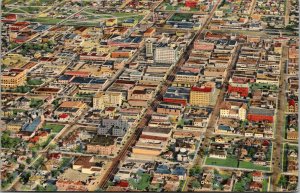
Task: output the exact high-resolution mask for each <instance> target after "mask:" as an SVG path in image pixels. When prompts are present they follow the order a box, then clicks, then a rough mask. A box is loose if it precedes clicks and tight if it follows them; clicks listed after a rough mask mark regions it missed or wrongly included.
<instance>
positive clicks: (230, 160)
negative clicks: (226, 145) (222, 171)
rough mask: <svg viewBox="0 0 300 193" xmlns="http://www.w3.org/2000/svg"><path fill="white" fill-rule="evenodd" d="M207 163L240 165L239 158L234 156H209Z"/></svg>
mask: <svg viewBox="0 0 300 193" xmlns="http://www.w3.org/2000/svg"><path fill="white" fill-rule="evenodd" d="M205 165H214V166H224V167H234V168H236V167H237V165H238V160H237V159H236V158H233V157H228V158H227V159H218V158H210V157H207V159H206V162H205Z"/></svg>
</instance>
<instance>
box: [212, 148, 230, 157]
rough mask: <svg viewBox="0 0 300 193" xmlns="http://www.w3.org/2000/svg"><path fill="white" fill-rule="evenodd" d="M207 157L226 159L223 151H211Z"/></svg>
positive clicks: (225, 153)
mask: <svg viewBox="0 0 300 193" xmlns="http://www.w3.org/2000/svg"><path fill="white" fill-rule="evenodd" d="M209 157H211V158H217V159H226V158H227V152H226V151H224V150H217V149H212V150H211V151H210V152H209Z"/></svg>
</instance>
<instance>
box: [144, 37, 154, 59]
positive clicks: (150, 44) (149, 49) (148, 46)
mask: <svg viewBox="0 0 300 193" xmlns="http://www.w3.org/2000/svg"><path fill="white" fill-rule="evenodd" d="M145 46H146V57H153V42H152V41H151V40H150V39H147V40H146V43H145Z"/></svg>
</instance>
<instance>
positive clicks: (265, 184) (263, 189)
mask: <svg viewBox="0 0 300 193" xmlns="http://www.w3.org/2000/svg"><path fill="white" fill-rule="evenodd" d="M268 184H269V182H268V179H263V181H262V185H263V187H262V191H263V192H267V191H268Z"/></svg>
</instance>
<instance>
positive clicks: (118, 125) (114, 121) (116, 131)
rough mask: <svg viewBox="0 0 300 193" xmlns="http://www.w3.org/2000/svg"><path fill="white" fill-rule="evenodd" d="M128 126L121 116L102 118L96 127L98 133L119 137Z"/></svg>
mask: <svg viewBox="0 0 300 193" xmlns="http://www.w3.org/2000/svg"><path fill="white" fill-rule="evenodd" d="M128 126H129V125H128V122H127V121H126V120H123V119H122V117H121V116H115V117H113V118H109V117H107V118H103V119H102V121H101V123H100V125H99V127H98V134H99V135H111V136H118V137H121V136H124V135H125V133H126V131H127V129H128Z"/></svg>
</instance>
